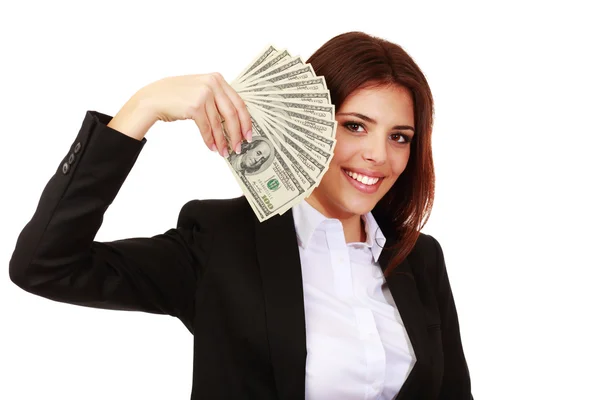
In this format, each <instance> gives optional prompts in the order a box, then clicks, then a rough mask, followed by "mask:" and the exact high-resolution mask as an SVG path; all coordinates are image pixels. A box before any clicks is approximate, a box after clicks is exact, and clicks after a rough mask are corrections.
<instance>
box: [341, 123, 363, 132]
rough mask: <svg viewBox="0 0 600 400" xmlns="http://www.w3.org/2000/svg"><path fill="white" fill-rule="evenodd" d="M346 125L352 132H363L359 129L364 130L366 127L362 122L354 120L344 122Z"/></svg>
mask: <svg viewBox="0 0 600 400" xmlns="http://www.w3.org/2000/svg"><path fill="white" fill-rule="evenodd" d="M344 127H345V128H346V129H348V130H349V131H350V132H362V131H359V130H358V129H359V128H362V129H363V131H364V129H365V127H364V126H363V125H362V124H360V123H358V122H352V121H349V122H346V123H345V124H344Z"/></svg>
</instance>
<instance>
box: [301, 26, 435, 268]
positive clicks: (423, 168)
mask: <svg viewBox="0 0 600 400" xmlns="http://www.w3.org/2000/svg"><path fill="white" fill-rule="evenodd" d="M306 62H307V63H310V64H311V65H312V67H313V69H314V71H315V73H316V74H317V75H322V76H324V77H325V81H326V82H327V88H328V89H329V91H330V94H331V101H332V103H333V104H335V106H336V110H339V109H340V108H341V106H342V104H343V103H344V101H345V100H346V98H347V97H348V96H349V95H350V94H351V93H353V92H354V91H356V90H358V89H361V88H364V87H371V86H378V85H382V86H384V85H389V84H396V85H399V86H403V87H405V88H407V89H408V90H409V91H410V93H411V95H412V101H413V106H414V120H415V135H414V138H413V140H412V142H411V145H410V146H411V148H410V156H409V159H408V164H407V165H406V169H405V170H404V171H403V173H402V174H401V175H400V176H399V178H398V180H397V181H396V183H394V185H393V186H392V188H390V190H389V191H388V193H386V195H385V196H384V197H383V198H382V199H381V200H380V201H379V202H378V203H377V205H376V206H375V209H374V210H373V213H374V215H375V212H377V214H378V215H379V216H380V217H379V218H378V220H377V222H378V223H379V224H380V225H381V224H382V223H384V224H387V225H388V226H390V227H391V228H392V229H394V231H395V234H396V240H395V241H394V243H392V246H393V257H392V258H391V260H390V262H389V263H388V266H387V267H386V269H385V271H384V275H385V276H386V277H389V276H390V274H391V273H392V271H393V270H394V269H395V268H396V267H397V266H398V265H400V264H401V263H402V261H404V259H405V258H406V257H407V256H408V254H409V253H410V252H411V251H412V249H413V247H414V246H415V244H416V242H417V239H418V237H419V234H420V231H421V229H422V228H423V226H424V225H425V223H426V222H427V220H428V219H429V215H430V214H431V208H432V206H433V199H434V192H435V173H434V168H433V156H432V149H431V133H432V129H433V115H434V109H433V96H432V94H431V89H430V88H429V84H428V83H427V80H426V79H425V75H424V74H423V72H422V71H421V69H420V68H419V67H418V66H417V64H416V63H415V62H414V61H413V59H412V58H411V57H410V56H409V55H408V53H407V52H406V51H404V49H402V47H400V46H399V45H397V44H395V43H392V42H389V41H387V40H384V39H382V38H378V37H375V36H372V35H368V34H366V33H363V32H348V33H343V34H341V35H338V36H335V37H334V38H332V39H330V40H329V41H327V42H326V43H325V44H324V45H323V46H321V47H320V48H319V49H318V50H317V51H315V52H314V54H313V55H311V56H310V57H309V58H308V59H307V60H306ZM382 226H383V225H382Z"/></svg>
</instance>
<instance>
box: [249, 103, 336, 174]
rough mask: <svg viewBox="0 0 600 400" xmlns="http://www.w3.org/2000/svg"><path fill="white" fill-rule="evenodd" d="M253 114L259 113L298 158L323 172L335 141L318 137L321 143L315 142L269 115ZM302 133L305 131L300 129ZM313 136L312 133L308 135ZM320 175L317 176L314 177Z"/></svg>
mask: <svg viewBox="0 0 600 400" xmlns="http://www.w3.org/2000/svg"><path fill="white" fill-rule="evenodd" d="M255 113H261V114H262V119H263V120H264V121H266V122H268V123H269V124H270V125H271V126H272V127H273V130H274V131H276V132H277V133H278V134H279V136H280V137H281V138H282V139H283V140H284V141H285V142H286V143H287V144H288V145H289V146H290V147H292V148H293V149H294V151H295V152H297V153H299V154H300V158H302V159H306V160H308V161H310V162H311V163H312V165H314V166H315V167H316V168H317V170H319V171H320V172H323V171H322V170H323V168H324V167H325V166H327V165H328V164H329V162H330V161H331V158H332V157H333V150H334V147H335V143H336V140H335V139H331V138H325V137H319V138H318V139H321V141H319V142H317V141H314V139H311V138H310V137H308V136H306V135H304V134H303V132H302V131H301V130H296V129H294V128H292V127H290V126H289V125H287V124H286V123H285V122H282V121H279V120H277V119H275V118H273V117H271V116H270V115H267V114H264V113H262V112H261V111H258V110H256V111H255ZM300 129H302V130H303V131H304V132H306V130H305V129H303V128H302V127H300ZM309 134H310V135H312V136H313V137H314V136H317V135H313V134H312V133H309ZM323 145H327V147H325V148H324V147H322V146H323ZM307 168H308V169H310V170H314V168H312V167H310V166H308V165H307ZM318 175H320V173H319V174H317V175H316V176H318Z"/></svg>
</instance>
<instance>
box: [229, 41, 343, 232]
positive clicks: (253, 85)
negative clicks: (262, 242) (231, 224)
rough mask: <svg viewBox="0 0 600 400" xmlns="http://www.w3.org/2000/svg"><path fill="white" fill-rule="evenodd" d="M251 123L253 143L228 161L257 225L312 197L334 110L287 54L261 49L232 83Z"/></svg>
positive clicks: (331, 140) (317, 80) (330, 145)
mask: <svg viewBox="0 0 600 400" xmlns="http://www.w3.org/2000/svg"><path fill="white" fill-rule="evenodd" d="M230 84H231V87H232V88H233V89H234V90H235V91H236V92H237V93H238V94H239V95H240V97H241V98H242V99H243V100H244V101H245V103H246V106H247V107H248V111H249V112H250V116H251V119H252V141H251V142H250V143H247V142H245V141H244V142H242V151H241V153H240V154H236V153H234V152H231V151H230V154H229V156H228V157H227V158H226V160H227V164H228V165H229V167H230V169H231V172H232V173H233V175H234V176H235V178H236V180H237V182H238V183H239V185H240V187H241V188H242V191H243V193H244V195H245V196H246V198H247V199H248V202H249V203H250V205H251V206H252V208H253V210H254V213H255V214H256V216H257V217H258V220H259V221H260V222H263V221H265V220H267V219H269V218H270V217H272V216H274V215H277V214H283V213H284V212H286V211H287V210H289V209H290V208H291V207H292V206H293V205H295V204H296V203H298V202H300V201H301V200H302V199H304V198H305V197H307V196H308V195H310V193H311V192H312V191H313V189H314V188H315V187H316V186H318V184H319V182H320V181H321V178H322V177H323V174H324V173H325V172H326V171H327V168H328V167H329V162H330V161H331V158H332V157H333V149H334V147H335V143H336V141H335V132H336V128H337V122H336V120H335V106H334V105H333V104H331V98H330V95H329V90H328V89H327V85H326V84H325V79H324V77H322V76H316V74H315V72H314V70H313V68H312V66H311V65H310V64H306V63H304V62H303V61H302V60H301V59H300V57H293V56H292V55H290V54H289V53H288V51H287V50H282V51H279V50H277V49H275V47H273V46H268V47H267V48H265V49H264V50H263V51H262V52H261V53H260V54H259V55H258V56H257V57H256V59H255V60H254V61H252V63H250V65H249V66H248V67H246V68H245V69H244V70H243V72H242V73H241V74H240V75H239V76H238V77H237V78H236V79H235V80H234V81H233V82H231V83H230Z"/></svg>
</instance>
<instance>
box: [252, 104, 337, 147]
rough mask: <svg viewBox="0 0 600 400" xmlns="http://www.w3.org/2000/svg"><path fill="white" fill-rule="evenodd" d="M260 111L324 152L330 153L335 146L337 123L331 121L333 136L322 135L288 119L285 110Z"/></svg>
mask: <svg viewBox="0 0 600 400" xmlns="http://www.w3.org/2000/svg"><path fill="white" fill-rule="evenodd" d="M260 111H261V112H262V113H264V114H265V115H267V116H268V117H270V119H271V120H272V121H274V122H275V123H277V124H278V125H281V126H282V127H284V128H289V130H291V131H292V132H294V133H296V134H297V135H299V136H301V137H304V138H305V139H307V140H309V141H310V143H312V144H313V145H315V146H318V147H320V148H321V149H323V150H324V151H326V152H331V151H332V149H333V147H334V145H335V132H336V130H337V121H333V122H334V126H333V129H332V130H333V134H332V135H331V136H330V135H324V134H322V133H320V132H319V131H317V130H314V129H312V128H310V127H308V126H304V125H301V124H299V123H297V122H296V121H294V120H293V119H291V118H290V117H289V115H288V113H287V112H286V111H285V110H281V109H275V108H273V109H271V110H267V109H264V108H262V109H261V110H260Z"/></svg>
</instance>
